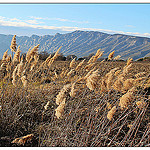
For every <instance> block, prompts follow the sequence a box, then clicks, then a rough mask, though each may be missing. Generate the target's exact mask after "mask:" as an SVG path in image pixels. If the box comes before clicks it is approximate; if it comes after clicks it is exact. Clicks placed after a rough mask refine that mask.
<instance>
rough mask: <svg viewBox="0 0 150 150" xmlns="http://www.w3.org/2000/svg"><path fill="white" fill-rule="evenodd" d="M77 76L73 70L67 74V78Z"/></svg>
mask: <svg viewBox="0 0 150 150" xmlns="http://www.w3.org/2000/svg"><path fill="white" fill-rule="evenodd" d="M74 75H75V70H74V69H71V70H70V71H69V72H68V73H67V77H73V76H74Z"/></svg>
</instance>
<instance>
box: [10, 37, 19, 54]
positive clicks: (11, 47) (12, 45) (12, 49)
mask: <svg viewBox="0 0 150 150" xmlns="http://www.w3.org/2000/svg"><path fill="white" fill-rule="evenodd" d="M16 46H17V44H16V35H14V36H13V38H12V41H11V45H10V49H11V51H12V52H16Z"/></svg>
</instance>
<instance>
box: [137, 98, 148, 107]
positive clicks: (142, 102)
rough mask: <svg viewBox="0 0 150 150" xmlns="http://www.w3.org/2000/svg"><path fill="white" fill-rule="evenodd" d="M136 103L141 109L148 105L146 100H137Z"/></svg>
mask: <svg viewBox="0 0 150 150" xmlns="http://www.w3.org/2000/svg"><path fill="white" fill-rule="evenodd" d="M136 105H137V107H138V108H139V109H142V108H144V107H145V106H146V102H144V101H143V100H140V101H137V102H136Z"/></svg>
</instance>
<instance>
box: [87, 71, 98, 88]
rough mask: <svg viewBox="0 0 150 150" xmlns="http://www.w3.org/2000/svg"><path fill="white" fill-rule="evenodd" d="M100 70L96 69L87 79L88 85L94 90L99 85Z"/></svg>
mask: <svg viewBox="0 0 150 150" xmlns="http://www.w3.org/2000/svg"><path fill="white" fill-rule="evenodd" d="M99 78H100V76H99V70H98V69H97V70H96V71H94V72H93V73H92V74H91V75H90V76H89V77H88V78H87V79H86V85H87V87H88V88H89V89H90V90H94V89H95V88H96V87H97V86H98V80H99Z"/></svg>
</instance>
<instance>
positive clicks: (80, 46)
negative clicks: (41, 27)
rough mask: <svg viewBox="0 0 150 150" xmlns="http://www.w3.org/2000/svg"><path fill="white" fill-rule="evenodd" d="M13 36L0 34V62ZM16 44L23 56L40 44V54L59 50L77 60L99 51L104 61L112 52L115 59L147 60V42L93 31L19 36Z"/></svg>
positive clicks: (144, 39)
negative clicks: (117, 56)
mask: <svg viewBox="0 0 150 150" xmlns="http://www.w3.org/2000/svg"><path fill="white" fill-rule="evenodd" d="M12 37H13V35H3V34H0V58H1V57H2V55H3V53H4V52H5V51H6V50H7V49H10V48H9V46H10V43H11V39H12ZM16 38H17V44H18V45H20V49H21V51H22V52H27V51H28V49H29V48H30V47H31V46H32V47H33V46H35V45H37V44H40V48H39V52H40V51H47V52H55V51H56V50H57V49H58V48H59V47H60V46H62V48H61V52H62V53H63V54H64V55H65V56H67V55H70V54H74V55H76V56H77V57H78V58H79V57H83V56H88V55H89V54H91V53H95V52H96V51H97V50H98V49H101V50H102V51H104V57H107V56H108V54H109V53H110V52H112V51H114V50H115V56H116V55H121V56H122V59H127V58H128V57H132V58H133V59H134V60H136V59H139V58H142V57H149V56H150V38H145V37H136V36H128V35H122V34H113V35H111V34H106V33H102V32H94V31H74V32H71V33H67V34H59V33H57V34H55V35H54V36H52V35H44V36H37V35H32V36H31V37H28V36H20V37H18V36H17V37H16Z"/></svg>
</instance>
